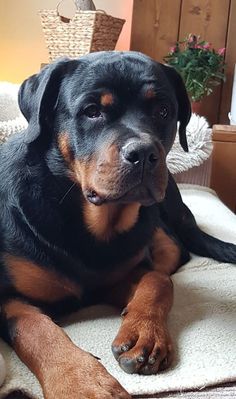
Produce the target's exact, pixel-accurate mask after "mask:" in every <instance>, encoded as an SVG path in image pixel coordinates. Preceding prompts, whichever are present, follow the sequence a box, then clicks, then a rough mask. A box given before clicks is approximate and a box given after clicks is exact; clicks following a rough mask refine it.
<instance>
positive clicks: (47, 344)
mask: <svg viewBox="0 0 236 399" xmlns="http://www.w3.org/2000/svg"><path fill="white" fill-rule="evenodd" d="M2 313H3V319H4V324H5V325H4V330H5V331H7V334H6V335H8V339H9V340H10V342H11V344H12V346H13V347H14V349H15V351H16V353H17V354H18V356H19V357H20V359H21V360H22V361H23V362H24V363H25V364H26V365H27V366H28V367H29V369H30V370H31V371H32V372H33V373H34V374H35V375H36V377H37V378H38V380H39V382H40V384H41V386H42V389H43V393H44V397H45V398H46V399H65V398H68V399H92V398H94V399H101V398H103V399H111V398H119V399H130V395H129V394H128V393H127V392H126V391H125V390H124V389H123V388H122V387H121V385H120V384H119V383H118V382H117V381H116V380H115V379H114V378H113V377H112V376H111V375H110V374H109V373H108V372H107V371H106V370H105V368H104V367H103V366H102V365H101V364H100V363H99V362H98V361H97V360H96V359H95V358H94V357H93V356H92V355H90V354H88V353H87V352H85V351H83V350H81V349H80V348H78V347H76V346H75V345H74V344H73V343H72V341H71V340H70V339H69V337H68V336H67V335H66V334H65V333H64V332H63V330H62V329H61V328H60V327H59V326H57V325H56V324H55V323H54V322H53V321H52V320H51V319H50V318H49V317H48V316H46V315H44V314H42V313H41V311H40V310H39V309H38V308H36V307H34V306H31V305H29V304H27V303H25V302H21V301H20V300H16V299H14V300H9V301H8V302H7V303H5V304H4V305H3V306H2Z"/></svg>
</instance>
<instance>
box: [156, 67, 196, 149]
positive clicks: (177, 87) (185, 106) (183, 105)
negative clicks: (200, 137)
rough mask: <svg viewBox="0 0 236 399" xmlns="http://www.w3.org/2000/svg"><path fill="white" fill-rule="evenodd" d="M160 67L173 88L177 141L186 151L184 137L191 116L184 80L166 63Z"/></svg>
mask: <svg viewBox="0 0 236 399" xmlns="http://www.w3.org/2000/svg"><path fill="white" fill-rule="evenodd" d="M162 68H163V69H164V72H165V74H166V76H167V78H168V80H169V82H170V84H171V86H172V87H173V88H174V91H175V96H176V99H177V102H178V121H179V122H180V124H179V142H180V144H181V146H182V148H183V149H184V151H185V152H188V142H187V137H186V127H187V124H188V122H189V120H190V118H191V104H190V101H189V98H188V94H187V91H186V88H185V85H184V82H183V80H182V78H181V76H180V75H179V73H178V72H176V70H175V69H174V68H173V67H171V66H167V65H163V64H162Z"/></svg>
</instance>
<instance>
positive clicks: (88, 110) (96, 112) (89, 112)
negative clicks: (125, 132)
mask: <svg viewBox="0 0 236 399" xmlns="http://www.w3.org/2000/svg"><path fill="white" fill-rule="evenodd" d="M84 114H85V115H86V116H87V117H88V118H99V117H100V116H101V115H102V114H101V111H100V109H99V107H98V106H97V104H90V105H87V107H85V108H84Z"/></svg>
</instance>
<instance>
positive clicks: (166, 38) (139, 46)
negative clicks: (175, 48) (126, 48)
mask: <svg viewBox="0 0 236 399" xmlns="http://www.w3.org/2000/svg"><path fill="white" fill-rule="evenodd" d="M180 6H181V0H174V1H173V0H134V7H133V22H132V34H131V50H136V51H141V52H143V53H145V54H147V55H149V56H150V57H152V58H154V59H156V60H158V61H161V62H162V61H163V57H164V56H165V55H167V53H168V51H169V48H170V47H171V46H172V45H173V43H174V42H175V41H176V39H177V37H178V30H179V18H180V9H181V7H180Z"/></svg>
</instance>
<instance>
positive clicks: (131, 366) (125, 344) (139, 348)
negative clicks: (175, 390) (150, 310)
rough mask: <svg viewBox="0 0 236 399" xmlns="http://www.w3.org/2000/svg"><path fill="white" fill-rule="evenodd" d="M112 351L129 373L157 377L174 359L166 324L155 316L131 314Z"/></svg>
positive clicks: (123, 324)
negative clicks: (155, 375)
mask: <svg viewBox="0 0 236 399" xmlns="http://www.w3.org/2000/svg"><path fill="white" fill-rule="evenodd" d="M112 352H113V354H114V356H115V358H116V360H117V361H118V363H119V365H120V367H121V368H122V369H123V370H124V371H125V372H126V373H129V374H133V373H138V374H156V373H157V372H158V371H162V370H164V369H166V368H167V367H169V365H170V364H171V362H172V359H173V349H172V342H171V338H170V335H169V333H168V330H167V326H166V322H165V321H163V320H160V319H157V318H156V317H155V316H154V317H153V316H144V315H139V314H136V315H135V314H133V313H132V312H131V313H130V314H129V313H128V314H127V315H126V316H125V318H124V321H123V323H122V326H121V328H120V330H119V332H118V335H117V336H116V338H115V340H114V341H113V343H112Z"/></svg>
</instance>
